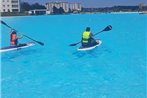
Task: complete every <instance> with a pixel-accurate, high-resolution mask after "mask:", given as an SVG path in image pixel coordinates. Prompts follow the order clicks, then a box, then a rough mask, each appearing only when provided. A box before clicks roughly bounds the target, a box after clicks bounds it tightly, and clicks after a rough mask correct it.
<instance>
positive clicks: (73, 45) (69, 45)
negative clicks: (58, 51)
mask: <svg viewBox="0 0 147 98" xmlns="http://www.w3.org/2000/svg"><path fill="white" fill-rule="evenodd" d="M76 45H77V44H70V45H69V46H76Z"/></svg>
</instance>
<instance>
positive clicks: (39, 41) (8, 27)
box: [0, 20, 44, 46]
mask: <svg viewBox="0 0 147 98" xmlns="http://www.w3.org/2000/svg"><path fill="white" fill-rule="evenodd" d="M0 22H1V23H2V24H3V25H5V26H7V27H8V28H10V29H12V30H15V29H13V28H12V27H10V26H9V25H8V24H6V23H5V22H4V21H2V20H1V21H0ZM15 31H16V30H15ZM22 35H23V36H25V37H26V38H28V39H30V40H33V41H34V42H36V43H38V44H40V45H42V46H43V45H44V43H42V42H40V41H37V40H34V39H33V38H31V37H29V36H27V35H25V34H22Z"/></svg>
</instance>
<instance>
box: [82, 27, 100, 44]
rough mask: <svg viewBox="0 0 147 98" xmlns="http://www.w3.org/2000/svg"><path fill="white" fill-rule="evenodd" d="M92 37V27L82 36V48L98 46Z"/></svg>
mask: <svg viewBox="0 0 147 98" xmlns="http://www.w3.org/2000/svg"><path fill="white" fill-rule="evenodd" d="M92 36H93V34H92V33H91V31H90V27H87V28H86V30H85V31H84V32H83V34H82V40H81V44H82V47H91V46H94V45H96V44H98V43H97V42H96V40H95V39H94V38H93V37H92Z"/></svg>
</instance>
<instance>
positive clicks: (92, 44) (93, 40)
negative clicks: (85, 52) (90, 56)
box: [91, 38, 98, 46]
mask: <svg viewBox="0 0 147 98" xmlns="http://www.w3.org/2000/svg"><path fill="white" fill-rule="evenodd" d="M97 44H98V43H97V42H96V40H95V39H93V38H92V39H91V46H94V45H97Z"/></svg>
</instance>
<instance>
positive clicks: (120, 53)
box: [1, 14, 147, 98]
mask: <svg viewBox="0 0 147 98" xmlns="http://www.w3.org/2000/svg"><path fill="white" fill-rule="evenodd" d="M2 20H3V21H5V22H6V23H8V24H9V25H10V26H12V27H13V28H15V29H16V30H18V31H19V32H21V33H24V34H26V35H28V36H30V37H32V38H34V39H36V40H38V41H41V42H44V44H45V46H40V45H39V44H37V43H36V45H35V46H33V47H30V48H27V49H22V50H20V51H13V52H8V53H2V55H1V58H2V70H1V71H2V76H1V79H2V98H147V95H146V92H147V91H146V78H147V77H146V63H147V62H146V42H147V41H146V33H147V29H146V28H147V16H146V15H139V14H91V15H90V14H87V15H61V16H56V15H55V16H54V15H52V16H28V17H5V18H2ZM107 25H112V26H113V30H111V31H109V32H103V33H101V34H99V35H98V36H96V37H95V38H99V39H101V40H102V44H101V46H100V47H98V48H96V49H94V50H92V51H88V52H77V50H76V49H77V48H78V47H79V46H80V45H77V46H75V47H70V46H69V44H71V43H76V42H78V41H79V40H80V39H81V34H82V32H83V31H84V30H85V27H87V26H90V27H91V29H92V32H93V33H97V32H99V31H101V30H102V29H104V28H105V27H106V26H107ZM9 31H10V29H8V28H7V27H5V26H2V47H4V46H8V45H9V35H8V34H9V33H8V32H9ZM20 42H21V43H23V42H32V41H31V40H29V39H27V38H23V39H21V40H20Z"/></svg>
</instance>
